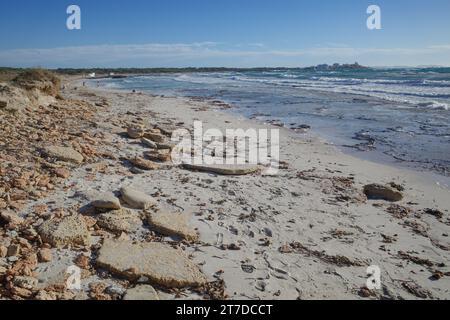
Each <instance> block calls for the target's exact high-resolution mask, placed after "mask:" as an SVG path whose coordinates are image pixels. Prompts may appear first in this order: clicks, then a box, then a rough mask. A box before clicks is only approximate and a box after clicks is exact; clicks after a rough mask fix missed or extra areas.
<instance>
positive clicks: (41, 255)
mask: <svg viewBox="0 0 450 320" xmlns="http://www.w3.org/2000/svg"><path fill="white" fill-rule="evenodd" d="M38 259H39V262H50V261H52V260H53V255H52V250H50V249H47V248H44V249H41V250H39V252H38Z"/></svg>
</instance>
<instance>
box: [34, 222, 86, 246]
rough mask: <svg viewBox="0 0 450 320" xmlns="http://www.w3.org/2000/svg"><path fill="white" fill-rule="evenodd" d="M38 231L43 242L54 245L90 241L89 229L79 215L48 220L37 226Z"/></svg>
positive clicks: (84, 244)
mask: <svg viewBox="0 0 450 320" xmlns="http://www.w3.org/2000/svg"><path fill="white" fill-rule="evenodd" d="M38 232H39V235H40V236H41V238H42V241H43V242H46V243H49V244H51V245H53V246H55V247H64V246H66V245H82V246H86V245H89V243H90V235H89V231H88V229H87V226H86V223H85V221H84V219H83V218H82V217H81V216H80V215H74V216H68V217H65V218H63V219H62V220H61V221H57V220H56V219H52V220H48V221H46V222H44V223H43V224H42V225H41V226H40V227H39V230H38Z"/></svg>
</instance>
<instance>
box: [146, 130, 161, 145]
mask: <svg viewBox="0 0 450 320" xmlns="http://www.w3.org/2000/svg"><path fill="white" fill-rule="evenodd" d="M144 137H145V138H147V139H150V140H152V141H153V142H157V143H163V142H164V141H165V140H166V137H165V136H163V135H162V134H159V133H154V132H146V133H145V134H144Z"/></svg>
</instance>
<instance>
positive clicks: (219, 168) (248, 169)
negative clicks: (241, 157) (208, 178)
mask: <svg viewBox="0 0 450 320" xmlns="http://www.w3.org/2000/svg"><path fill="white" fill-rule="evenodd" d="M183 168H185V169H187V170H194V171H202V172H212V173H217V174H220V175H227V176H242V175H247V174H252V173H256V172H259V171H260V168H259V167H258V166H257V165H226V164H225V165H195V164H187V163H184V164H183Z"/></svg>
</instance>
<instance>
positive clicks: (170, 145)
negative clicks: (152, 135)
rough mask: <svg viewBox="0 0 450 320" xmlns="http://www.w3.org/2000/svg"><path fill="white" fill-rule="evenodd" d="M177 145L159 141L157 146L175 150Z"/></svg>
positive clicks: (161, 148)
mask: <svg viewBox="0 0 450 320" xmlns="http://www.w3.org/2000/svg"><path fill="white" fill-rule="evenodd" d="M175 147H176V145H174V144H172V143H157V144H156V148H157V149H159V150H173V149H174V148H175Z"/></svg>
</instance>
